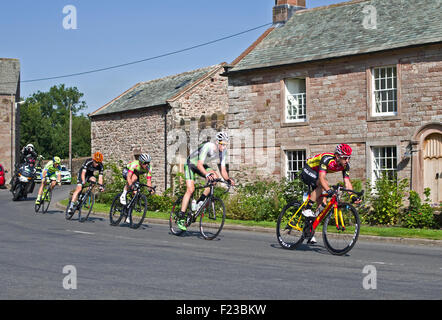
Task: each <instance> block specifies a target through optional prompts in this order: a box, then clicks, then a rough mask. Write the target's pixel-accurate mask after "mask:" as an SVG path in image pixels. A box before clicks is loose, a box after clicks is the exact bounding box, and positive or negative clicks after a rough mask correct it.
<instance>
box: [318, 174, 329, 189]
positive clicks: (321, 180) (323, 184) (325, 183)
mask: <svg viewBox="0 0 442 320" xmlns="http://www.w3.org/2000/svg"><path fill="white" fill-rule="evenodd" d="M326 176H327V171H323V170H319V177H318V182H319V185H320V186H321V187H322V189H323V190H324V191H327V190H328V189H330V186H329V185H328V181H327V179H326V178H325V177H326Z"/></svg>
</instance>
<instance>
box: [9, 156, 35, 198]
mask: <svg viewBox="0 0 442 320" xmlns="http://www.w3.org/2000/svg"><path fill="white" fill-rule="evenodd" d="M35 172H36V170H35V159H32V158H28V159H26V160H25V162H24V163H23V164H22V165H21V166H20V168H19V169H18V172H17V176H16V178H15V183H14V185H13V188H11V191H12V200H13V201H17V200H19V199H20V198H24V199H26V198H27V196H28V193H32V192H33V191H34V186H35V182H34V179H35Z"/></svg>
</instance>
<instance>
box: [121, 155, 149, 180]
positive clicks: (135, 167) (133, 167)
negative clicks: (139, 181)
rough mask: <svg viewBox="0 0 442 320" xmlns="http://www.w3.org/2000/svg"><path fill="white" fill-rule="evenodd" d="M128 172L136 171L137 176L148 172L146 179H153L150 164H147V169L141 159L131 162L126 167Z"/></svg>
mask: <svg viewBox="0 0 442 320" xmlns="http://www.w3.org/2000/svg"><path fill="white" fill-rule="evenodd" d="M125 169H126V170H125V171H127V172H132V173H135V174H136V175H137V176H139V175H140V174H143V173H146V179H152V170H151V167H150V164H149V165H148V166H147V169H146V170H145V169H143V167H142V166H141V164H140V161H139V160H134V161H132V162H129V163H128V164H127V166H126V168H125Z"/></svg>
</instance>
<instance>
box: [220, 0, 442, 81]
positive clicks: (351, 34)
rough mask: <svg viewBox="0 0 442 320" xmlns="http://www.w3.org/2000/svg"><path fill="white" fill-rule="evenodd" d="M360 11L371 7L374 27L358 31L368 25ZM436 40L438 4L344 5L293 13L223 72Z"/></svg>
mask: <svg viewBox="0 0 442 320" xmlns="http://www.w3.org/2000/svg"><path fill="white" fill-rule="evenodd" d="M369 6H372V7H369ZM364 8H365V10H367V9H371V10H372V8H375V9H376V29H368V28H365V27H364V23H363V22H364V21H365V22H366V23H365V26H367V25H370V21H369V20H368V19H367V17H369V13H368V12H367V11H365V12H364ZM367 22H368V23H367ZM372 22H373V21H372ZM372 25H373V24H372ZM441 41H442V1H440V0H413V1H412V0H357V1H350V2H344V3H340V4H335V5H331V6H326V7H319V8H313V9H305V10H300V11H296V12H295V13H294V14H293V16H292V17H291V18H290V19H289V20H288V21H287V22H286V23H285V25H283V26H281V27H276V28H274V30H272V31H271V32H270V33H269V34H268V35H267V36H266V37H265V38H264V39H263V40H262V41H261V42H260V43H259V44H258V45H256V47H255V48H254V49H253V50H252V51H251V52H249V53H248V54H247V55H246V56H245V57H244V58H242V59H241V60H240V61H238V62H237V63H236V64H233V63H232V65H233V68H232V69H230V70H229V71H228V72H229V73H232V72H236V71H244V70H250V69H255V68H265V67H272V66H280V65H286V64H293V63H300V62H307V61H314V60H320V59H327V58H336V57H342V56H348V55H355V54H362V53H369V52H376V51H382V50H389V49H396V48H401V47H407V46H411V45H419V44H429V43H438V42H441Z"/></svg>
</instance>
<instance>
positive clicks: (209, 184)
mask: <svg viewBox="0 0 442 320" xmlns="http://www.w3.org/2000/svg"><path fill="white" fill-rule="evenodd" d="M217 182H221V183H224V184H226V185H227V186H228V188H227V191H229V190H230V188H233V187H235V186H234V185H232V184H230V183H229V182H227V181H225V180H223V179H213V180H211V181H208V182H207V183H206V185H204V186H202V187H198V188H197V189H204V188H207V187H211V186H213V185H214V184H215V183H217Z"/></svg>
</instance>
